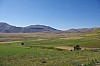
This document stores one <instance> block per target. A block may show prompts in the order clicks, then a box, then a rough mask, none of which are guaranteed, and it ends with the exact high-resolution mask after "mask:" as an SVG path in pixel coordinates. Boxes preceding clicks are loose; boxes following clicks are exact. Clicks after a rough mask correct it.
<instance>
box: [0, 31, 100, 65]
mask: <svg viewBox="0 0 100 66" xmlns="http://www.w3.org/2000/svg"><path fill="white" fill-rule="evenodd" d="M22 42H23V43H24V45H21V43H22ZM75 45H79V46H80V47H81V48H85V49H84V50H76V51H74V50H72V51H71V50H70V49H68V48H63V47H71V48H73V47H74V46H75ZM56 47H61V48H56ZM99 63H100V29H96V30H94V31H93V32H90V33H85V34H84V33H82V34H80V33H79V34H78V33H76V34H67V33H61V34H55V33H7V34H6V33H5V34H4V33H3V34H2V33H1V34H0V66H100V65H99Z"/></svg>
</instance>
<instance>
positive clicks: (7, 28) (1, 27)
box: [0, 22, 95, 33]
mask: <svg viewBox="0 0 100 66" xmlns="http://www.w3.org/2000/svg"><path fill="white" fill-rule="evenodd" d="M94 29H95V28H81V29H69V30H66V31H62V30H58V29H55V28H52V27H50V26H45V25H30V26H27V27H16V26H12V25H9V24H7V23H4V22H0V33H35V32H56V33H62V32H64V33H84V32H90V31H92V30H94Z"/></svg>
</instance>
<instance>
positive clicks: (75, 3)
mask: <svg viewBox="0 0 100 66" xmlns="http://www.w3.org/2000/svg"><path fill="white" fill-rule="evenodd" d="M0 22H6V23H8V24H11V25H15V26H20V27H22V26H28V25H34V24H40V25H47V26H51V27H54V28H56V29H62V30H66V29H69V28H85V27H100V0H0Z"/></svg>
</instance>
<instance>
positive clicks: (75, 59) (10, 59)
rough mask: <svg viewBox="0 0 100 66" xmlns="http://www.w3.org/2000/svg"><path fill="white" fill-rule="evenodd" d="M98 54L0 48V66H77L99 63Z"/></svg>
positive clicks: (12, 47)
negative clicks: (92, 61) (94, 61)
mask: <svg viewBox="0 0 100 66" xmlns="http://www.w3.org/2000/svg"><path fill="white" fill-rule="evenodd" d="M99 58H100V53H98V52H93V51H57V50H52V49H35V48H21V47H14V46H13V45H11V46H0V63H1V65H2V66H26V65H27V66H62V65H63V66H66V65H69V66H75V65H76V66H77V65H78V64H88V63H89V62H90V61H91V60H92V59H96V60H97V61H100V59H99Z"/></svg>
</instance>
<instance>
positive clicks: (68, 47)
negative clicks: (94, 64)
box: [55, 46, 99, 50]
mask: <svg viewBox="0 0 100 66" xmlns="http://www.w3.org/2000/svg"><path fill="white" fill-rule="evenodd" d="M55 48H60V49H65V50H74V47H70V46H59V47H55ZM97 49H99V48H85V47H83V48H81V50H97Z"/></svg>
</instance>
